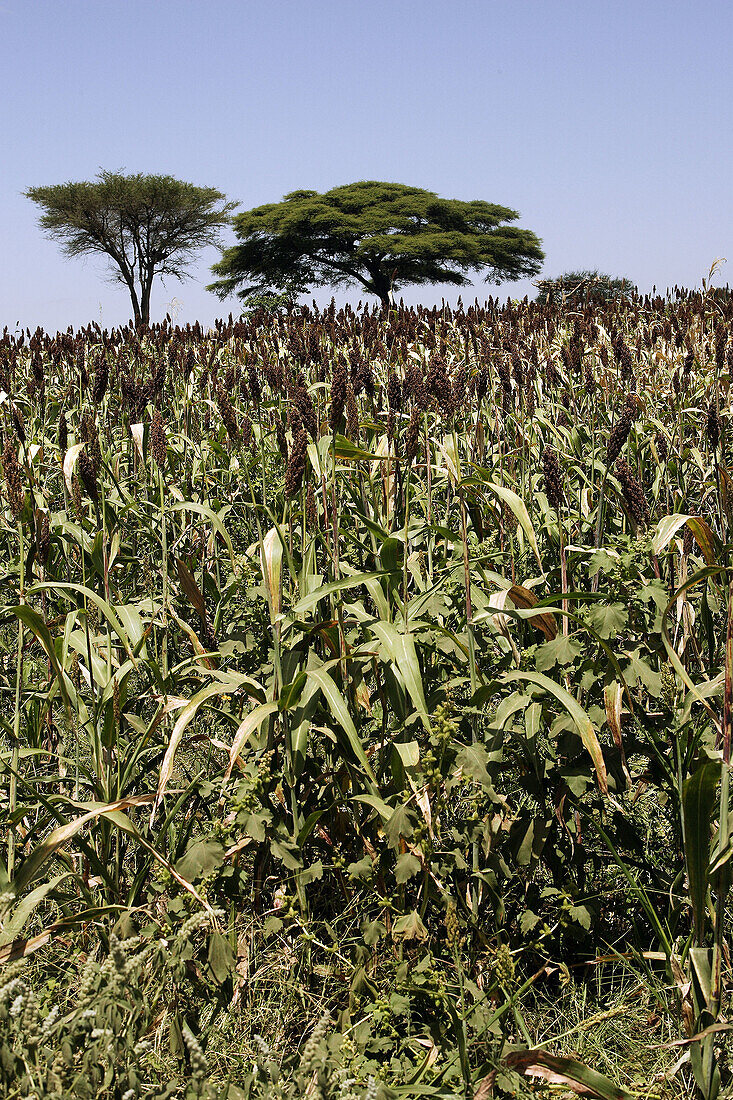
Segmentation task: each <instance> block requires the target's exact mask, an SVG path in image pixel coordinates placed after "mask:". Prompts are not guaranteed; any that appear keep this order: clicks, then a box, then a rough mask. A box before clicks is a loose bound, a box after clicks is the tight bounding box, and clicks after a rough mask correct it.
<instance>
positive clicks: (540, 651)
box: [535, 634, 583, 672]
mask: <svg viewBox="0 0 733 1100" xmlns="http://www.w3.org/2000/svg"><path fill="white" fill-rule="evenodd" d="M582 652H583V647H582V645H581V644H580V642H579V641H577V640H576V639H575V638H571V637H566V636H565V635H564V634H558V635H557V636H556V637H554V638H553V639H552V641H551V642H543V643H542V645H541V646H538V648H537V654H536V657H535V662H536V665H537V668H538V669H539V671H540V672H546V671H547V669H549V668H553V666H554V665H569V664H571V662H573V661H575V660H577V658H578V657H580V655H581V653H582Z"/></svg>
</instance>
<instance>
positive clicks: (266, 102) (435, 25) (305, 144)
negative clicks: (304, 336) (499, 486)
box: [0, 0, 733, 329]
mask: <svg viewBox="0 0 733 1100" xmlns="http://www.w3.org/2000/svg"><path fill="white" fill-rule="evenodd" d="M732 32H733V4H731V0H699V2H697V3H695V2H693V0H684V2H682V0H665V2H661V0H606V2H604V3H601V2H598V0H583V2H575V0H506V2H495V0H308V2H306V0H263V2H261V0H205V2H204V0H0V104H1V107H0V111H1V112H2V114H1V115H0V118H1V120H2V127H1V129H0V140H1V142H2V151H1V153H0V165H1V168H0V241H1V242H2V252H1V253H0V255H1V257H2V260H1V262H0V326H2V325H4V324H7V325H8V326H9V327H11V328H13V327H15V325H16V323H18V322H19V323H20V324H21V325H24V326H26V325H29V326H31V327H35V325H37V324H41V325H43V326H45V327H47V328H50V329H56V328H65V327H66V326H67V325H69V324H73V325H78V324H84V323H86V322H87V321H89V320H92V319H95V320H100V321H101V323H102V324H104V325H113V324H117V323H119V322H122V321H125V320H127V318H128V317H129V315H130V305H129V299H128V297H127V293H126V291H125V290H124V288H122V287H120V286H119V285H117V284H112V283H111V282H110V281H109V280H108V279H107V278H106V276H105V270H106V269H105V264H104V262H103V261H101V260H97V259H87V260H78V259H76V260H66V259H63V258H62V257H61V255H60V253H59V250H58V246H57V245H56V244H55V243H53V242H51V241H49V240H47V239H46V238H45V237H44V236H43V234H42V233H41V231H40V230H39V228H38V225H37V213H38V212H37V209H36V207H35V206H34V205H33V204H32V203H31V202H30V201H28V200H27V199H25V198H24V197H23V196H22V191H23V190H24V189H25V188H27V187H29V186H35V185H42V184H50V183H60V182H63V181H65V180H72V179H90V178H92V177H93V176H94V175H95V174H96V173H97V171H98V170H99V169H100V168H106V169H110V170H120V169H124V170H126V171H129V172H152V173H165V174H170V175H174V176H178V177H180V178H181V179H185V180H189V181H190V182H192V183H197V184H204V185H208V186H214V187H217V188H219V189H220V190H222V191H224V192H225V193H226V194H227V196H228V197H229V198H231V199H234V200H237V201H238V202H239V203H240V204H241V209H247V208H249V207H252V206H256V205H259V204H261V203H264V202H271V201H276V200H278V199H279V198H281V197H282V195H284V194H285V193H286V192H288V191H292V190H295V189H298V188H314V189H317V190H327V189H328V188H330V187H334V186H337V185H339V184H343V183H350V182H352V181H354V180H359V179H384V180H395V181H398V182H402V183H409V184H413V185H415V186H419V187H425V188H428V189H430V190H433V191H437V192H438V193H439V194H441V195H444V196H446V197H451V198H460V199H474V198H480V199H485V200H487V201H489V202H495V203H500V204H502V205H505V206H509V207H512V208H514V209H516V210H518V211H519V212H520V214H521V219H520V221H519V222H518V223H517V224H518V225H520V226H523V227H526V228H529V229H532V230H534V232H535V233H537V235H538V236H539V237H540V238H541V239H542V241H543V247H544V249H545V252H546V257H547V258H546V262H545V267H544V272H543V273H544V274H546V275H556V274H560V273H561V272H563V271H566V270H569V269H572V268H579V267H581V268H585V267H589V268H599V269H600V270H601V271H606V272H609V273H610V274H614V275H624V276H628V277H629V278H631V279H632V280H633V281H634V282H636V283H637V284H638V285H639V286H640V287H641V288H642V290H648V289H651V286H652V284H656V285H657V287H658V288H659V289H663V288H665V287H666V286H671V285H673V284H675V283H679V284H684V285H687V286H692V285H699V283H700V279H701V278H702V277H703V276H704V275H705V274H706V272H707V270H708V268H709V267H710V264H711V262H712V261H713V260H714V259H716V258H717V257H721V256H726V255H728V254H729V253H730V264H729V265H728V266H723V268H722V273H721V276H720V277H719V279H718V281H719V282H724V283H725V282H731V283H733V270H731V265H733V241H732V236H733V205H732V203H731V189H732V187H733V143H732V142H731V137H732V136H733V135H732V128H731V115H732V106H731V105H732V104H733V65H732V64H731V47H732V46H733V33H732ZM230 239H232V240H233V237H230ZM215 258H216V253H215V252H214V251H213V250H212V251H209V252H208V253H205V254H201V257H200V259H199V261H198V262H197V263H196V264H195V265H194V266H193V268H192V275H193V278H191V279H190V280H188V281H186V282H183V283H179V282H176V281H174V280H172V281H170V282H168V283H167V284H166V285H165V286H164V287H161V286H159V287H158V289H157V292H156V294H155V295H154V300H153V315H154V317H160V316H162V315H163V314H164V313H165V311H166V309H167V308H168V303H170V302H171V301H172V300H173V299H176V300H177V303H178V304H177V310H178V314H177V315H178V320H179V321H180V322H185V321H189V320H191V321H192V320H194V319H196V318H198V319H199V320H201V321H202V322H203V323H208V322H210V321H211V320H212V319H213V318H214V317H215V316H217V315H221V314H222V313H228V312H229V309H230V308H231V309H232V310H234V311H235V313H236V301H235V300H232V301H231V304H230V303H226V304H225V305H224V306H222V304H221V303H219V301H218V300H217V299H216V298H214V297H213V295H211V294H209V293H208V292H207V291H206V289H205V284H206V283H207V282H209V281H210V280H211V275H210V272H209V266H210V264H211V263H212V262H213V260H214V259H215ZM444 291H445V288H442V287H435V288H431V287H422V288H415V289H413V290H412V291H407V292H405V295H404V296H405V299H406V300H407V301H411V302H416V301H422V302H426V303H429V302H434V301H440V299H441V297H442V295H443V293H444ZM487 292H491V293H495V291H494V290H493V289H490V288H487V287H486V285H485V284H483V283H480V282H479V283H478V284H477V287H476V293H477V294H478V296H479V297H480V298H484V297H486V293H487ZM499 292H500V294H501V295H502V297H503V296H505V295H507V294H511V295H512V296H517V295H523V294H525V293H530V294H531V293H533V288H532V286H531V284H528V283H518V284H508V283H505V284H502V286H501V287H500V291H499ZM445 296H446V298H447V299H448V300H455V297H456V296H457V292H456V291H455V290H453V289H450V290H448V291H447V292H446V295H445ZM463 296H464V300H468V299H471V298H472V297H473V292H472V291H469V292H467V293H466V292H464V295H463ZM329 297H330V294H329V293H328V292H321V293H320V294H319V295H318V298H319V300H321V301H325V300H327V299H328V298H329ZM340 297H341V298H343V295H342V296H340ZM350 297H351V300H352V301H354V302H356V301H357V300H358V297H359V295H358V293H357V292H356V290H355V291H354V292H353V295H351V296H350Z"/></svg>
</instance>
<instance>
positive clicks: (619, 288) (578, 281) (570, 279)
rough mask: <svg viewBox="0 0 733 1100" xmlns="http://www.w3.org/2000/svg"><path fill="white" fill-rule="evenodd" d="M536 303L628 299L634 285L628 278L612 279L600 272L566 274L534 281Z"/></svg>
mask: <svg viewBox="0 0 733 1100" xmlns="http://www.w3.org/2000/svg"><path fill="white" fill-rule="evenodd" d="M537 288H538V293H537V301H538V302H541V303H542V304H543V305H547V304H548V303H550V302H551V303H552V304H553V305H562V303H563V302H570V303H571V304H573V305H577V304H578V303H579V302H582V303H588V302H595V303H596V304H601V305H602V304H603V303H604V302H610V301H613V299H615V298H630V297H631V296H632V295H633V293H634V291H635V289H636V288H635V286H634V284H633V283H632V282H631V280H630V279H626V278H613V277H612V276H611V275H604V274H603V273H602V272H600V271H566V272H565V274H564V275H558V276H557V277H556V278H554V279H538V280H537Z"/></svg>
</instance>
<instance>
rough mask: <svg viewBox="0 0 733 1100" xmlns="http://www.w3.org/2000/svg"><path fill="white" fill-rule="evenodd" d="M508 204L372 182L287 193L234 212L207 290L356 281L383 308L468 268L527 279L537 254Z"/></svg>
mask: <svg viewBox="0 0 733 1100" xmlns="http://www.w3.org/2000/svg"><path fill="white" fill-rule="evenodd" d="M518 216H519V215H518V214H517V213H516V211H514V210H509V209H507V208H506V207H503V206H496V205H495V204H492V203H488V202H481V201H473V202H462V201H460V200H458V199H441V198H439V197H438V196H437V195H436V194H434V193H433V192H432V191H423V190H421V189H420V188H418V187H407V186H405V185H404V184H398V183H382V182H377V181H374V180H371V181H362V182H359V183H352V184H348V185H346V186H344V187H334V188H333V189H332V190H331V191H327V192H325V193H324V194H319V193H318V192H316V191H293V192H292V193H291V194H289V195H286V196H285V198H284V199H283V200H282V202H279V203H269V204H268V205H266V206H259V207H256V208H255V209H254V210H249V211H247V212H245V213H241V214H238V215H237V216H236V217H235V219H234V227H235V231H236V234H237V237H238V238H239V241H240V243H239V244H237V245H235V246H234V247H232V248H228V249H226V250H225V252H224V254H223V256H222V259H221V260H220V261H219V263H217V264H215V266H214V268H213V271H214V274H216V275H218V276H219V279H218V280H217V282H215V283H213V284H212V286H211V287H210V288H209V289H211V290H213V291H215V292H216V293H217V294H219V295H220V296H221V297H226V296H227V295H228V294H231V293H234V292H236V293H238V294H239V295H240V297H245V298H246V297H247V296H249V295H251V294H252V293H253V292H255V291H258V290H259V291H264V290H267V288H270V287H275V288H277V287H278V286H280V285H281V284H282V282H283V281H285V280H291V281H293V282H294V283H295V284H296V285H297V286H299V287H310V286H334V287H338V286H349V285H353V284H357V285H360V286H361V287H363V288H364V290H366V291H368V292H369V293H370V294H376V295H377V296H378V297H379V298H380V299H381V300H382V303H383V304H385V305H388V304H389V303H390V302H391V301H392V300H393V299H392V296H393V294H394V292H395V291H396V290H397V289H398V288H399V287H403V286H408V285H411V284H418V285H423V284H425V283H439V282H443V283H451V284H452V285H454V286H466V285H468V284H469V283H470V280H469V279H468V278H467V274H468V273H469V272H480V271H487V278H488V279H490V280H491V281H494V282H500V281H501V280H502V279H520V278H522V277H524V276H528V275H534V274H536V273H537V271H538V270H539V267H540V263H541V261H542V259H543V253H542V251H541V249H540V242H539V241H538V239H537V238H536V237H535V235H534V233H531V232H530V231H529V230H527V229H516V228H513V227H511V226H508V225H506V223H507V222H511V221H514V220H516V218H517V217H518Z"/></svg>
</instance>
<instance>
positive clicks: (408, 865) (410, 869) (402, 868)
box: [394, 852, 422, 885]
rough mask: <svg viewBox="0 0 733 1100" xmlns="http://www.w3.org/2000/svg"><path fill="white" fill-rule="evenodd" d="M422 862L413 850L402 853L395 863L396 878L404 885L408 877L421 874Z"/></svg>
mask: <svg viewBox="0 0 733 1100" xmlns="http://www.w3.org/2000/svg"><path fill="white" fill-rule="evenodd" d="M421 868H422V864H421V863H420V860H419V859H418V858H417V856H415V855H413V854H412V852H403V853H402V855H399V856H397V862H396V864H395V873H394V875H395V879H396V880H397V882H398V883H399V884H400V885H402V883H403V882H407V880H408V879H411V878H414V876H415V875H419V874H420V870H421Z"/></svg>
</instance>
